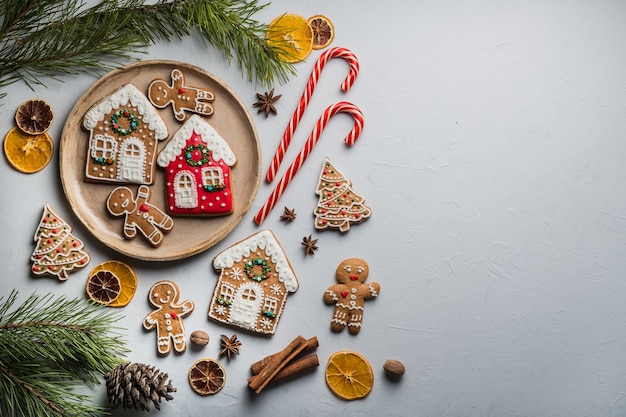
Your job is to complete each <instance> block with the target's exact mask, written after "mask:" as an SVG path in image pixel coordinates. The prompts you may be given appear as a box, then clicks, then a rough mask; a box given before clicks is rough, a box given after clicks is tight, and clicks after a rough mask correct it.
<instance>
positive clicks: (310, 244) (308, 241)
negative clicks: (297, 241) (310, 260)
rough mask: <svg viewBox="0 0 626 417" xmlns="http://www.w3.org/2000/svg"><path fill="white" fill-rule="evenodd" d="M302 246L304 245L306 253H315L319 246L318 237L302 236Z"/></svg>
mask: <svg viewBox="0 0 626 417" xmlns="http://www.w3.org/2000/svg"><path fill="white" fill-rule="evenodd" d="M301 244H302V246H304V254H305V255H315V251H316V250H317V249H318V248H317V239H313V237H312V236H311V235H309V237H306V236H305V237H303V238H302V243H301Z"/></svg>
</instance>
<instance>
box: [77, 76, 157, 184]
mask: <svg viewBox="0 0 626 417" xmlns="http://www.w3.org/2000/svg"><path fill="white" fill-rule="evenodd" d="M83 127H84V128H85V129H87V130H89V146H88V147H87V153H88V154H87V159H86V161H87V162H86V167H85V177H86V179H87V180H88V181H94V182H107V183H134V184H147V185H150V184H152V183H153V182H154V171H155V164H154V163H155V160H156V151H157V144H158V141H159V140H163V139H165V138H167V136H168V131H167V126H166V125H165V122H164V121H163V119H161V117H160V116H159V114H158V112H157V110H156V109H155V108H154V107H153V106H152V104H150V101H149V100H148V98H147V97H146V96H145V95H144V94H143V93H141V91H139V90H138V89H137V87H135V86H134V85H132V84H126V85H124V86H123V87H122V88H120V89H118V90H116V91H114V92H113V93H112V94H110V95H109V96H106V97H104V98H103V99H102V100H100V101H98V102H97V103H96V104H94V105H93V106H92V107H91V108H90V109H89V110H88V111H87V113H86V114H85V116H84V119H83Z"/></svg>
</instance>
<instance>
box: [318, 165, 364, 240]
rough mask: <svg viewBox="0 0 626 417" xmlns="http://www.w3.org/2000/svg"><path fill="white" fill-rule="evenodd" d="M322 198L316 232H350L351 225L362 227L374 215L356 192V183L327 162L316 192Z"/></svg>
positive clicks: (319, 202)
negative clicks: (325, 230) (353, 183)
mask: <svg viewBox="0 0 626 417" xmlns="http://www.w3.org/2000/svg"><path fill="white" fill-rule="evenodd" d="M315 193H316V194H317V195H318V196H319V200H318V202H317V207H316V208H315V210H314V212H313V214H315V228H316V229H318V230H323V229H338V230H340V231H341V232H347V231H348V230H349V229H350V225H352V224H356V223H361V222H363V221H365V220H367V219H368V218H369V217H370V216H371V215H372V210H370V208H369V207H368V206H366V205H365V203H364V201H365V200H364V198H363V197H361V196H360V195H359V194H357V193H356V192H354V190H353V189H352V182H351V181H350V180H349V179H347V178H346V177H344V176H343V174H342V173H341V172H339V171H338V170H337V168H335V167H334V166H333V164H331V162H330V161H329V160H328V158H326V160H325V161H324V166H323V167H322V170H321V172H320V179H319V182H318V185H317V190H316V192H315Z"/></svg>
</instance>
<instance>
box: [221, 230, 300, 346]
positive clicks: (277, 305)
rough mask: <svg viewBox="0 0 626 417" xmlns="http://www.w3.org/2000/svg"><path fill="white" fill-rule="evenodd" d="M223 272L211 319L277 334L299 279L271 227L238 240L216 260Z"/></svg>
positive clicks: (249, 329)
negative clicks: (290, 294) (282, 316)
mask: <svg viewBox="0 0 626 417" xmlns="http://www.w3.org/2000/svg"><path fill="white" fill-rule="evenodd" d="M213 267H214V268H215V270H217V271H220V276H219V279H218V281H217V284H216V286H215V291H214V293H213V297H212V298H211V304H210V305H209V318H210V319H212V320H215V321H218V322H222V323H225V324H228V325H232V326H235V327H239V328H242V329H245V330H248V331H251V332H254V333H259V334H265V335H273V334H274V332H275V331H276V326H277V325H278V321H279V320H280V317H281V314H282V312H283V308H284V307H285V303H286V302H287V296H288V295H289V293H293V292H295V291H296V290H297V289H298V280H297V278H296V275H295V272H294V270H293V268H292V266H291V264H290V263H289V260H288V259H287V255H286V254H285V252H284V250H283V248H282V247H281V246H280V243H278V240H277V239H276V236H274V234H273V233H272V232H271V231H269V230H262V231H260V232H258V233H255V234H253V235H251V236H249V237H247V238H246V239H244V240H242V241H241V242H238V243H235V244H234V245H233V246H231V247H229V248H227V249H226V250H224V251H223V252H221V253H219V254H218V255H217V256H216V257H215V259H213Z"/></svg>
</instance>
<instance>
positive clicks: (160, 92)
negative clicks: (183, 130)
mask: <svg viewBox="0 0 626 417" xmlns="http://www.w3.org/2000/svg"><path fill="white" fill-rule="evenodd" d="M171 77H172V84H171V85H168V84H167V82H166V81H165V80H161V79H159V78H157V79H156V80H154V81H152V82H151V83H150V86H149V87H148V99H150V102H151V103H152V104H153V105H154V106H155V107H158V108H159V109H163V108H165V107H167V106H168V105H169V104H171V105H172V109H173V110H174V117H175V118H176V120H178V121H179V122H183V121H185V119H186V118H187V115H186V114H185V111H190V112H194V113H198V114H200V115H202V116H211V115H212V114H213V106H212V105H211V103H213V101H214V100H215V94H213V93H212V92H211V91H209V90H204V89H202V88H198V87H190V86H187V85H185V77H184V76H183V73H182V72H181V71H180V70H178V69H176V68H174V69H173V70H172V74H171Z"/></svg>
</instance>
